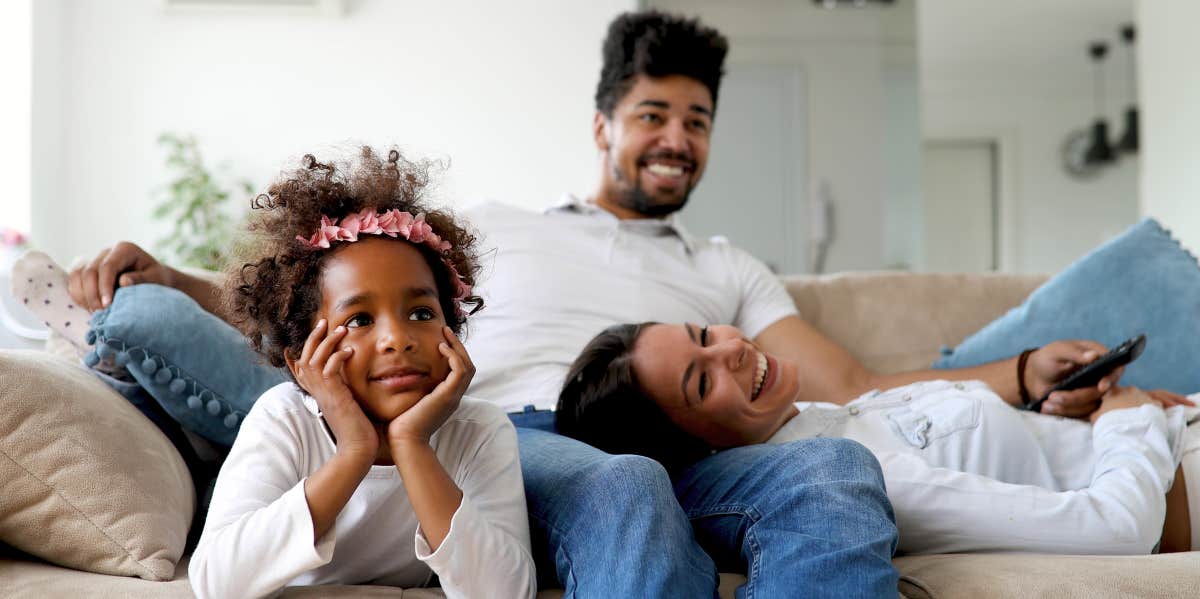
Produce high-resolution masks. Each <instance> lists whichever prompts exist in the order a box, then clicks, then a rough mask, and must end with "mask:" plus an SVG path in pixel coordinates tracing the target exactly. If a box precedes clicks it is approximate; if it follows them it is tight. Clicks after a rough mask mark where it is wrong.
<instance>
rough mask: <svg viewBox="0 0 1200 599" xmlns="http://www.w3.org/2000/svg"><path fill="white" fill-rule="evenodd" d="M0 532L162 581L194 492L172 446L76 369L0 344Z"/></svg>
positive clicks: (176, 553)
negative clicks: (0, 486) (5, 347)
mask: <svg viewBox="0 0 1200 599" xmlns="http://www.w3.org/2000/svg"><path fill="white" fill-rule="evenodd" d="M0 485H3V487H2V489H0V541H3V542H5V543H8V544H10V545H12V546H14V547H16V548H18V549H21V550H23V551H25V552H27V553H30V554H33V555H36V556H38V557H41V558H43V559H46V560H48V561H50V562H53V563H56V564H59V565H62V566H67V567H70V568H77V569H80V570H87V571H90V572H98V573H101V574H114V575H122V576H138V577H140V578H145V579H147V580H170V579H171V577H172V576H173V575H174V572H175V564H176V562H178V561H179V558H180V556H181V555H182V553H183V547H184V543H185V542H186V540H187V532H188V526H189V524H190V523H191V519H192V512H193V510H194V506H195V491H194V489H193V487H192V479H191V476H190V475H189V474H188V471H187V467H186V466H185V465H184V463H183V459H182V458H181V457H180V456H179V453H178V452H177V451H176V450H175V448H174V447H173V446H172V445H171V443H170V441H168V440H167V438H166V436H164V435H163V434H162V433H161V432H160V431H159V430H158V428H157V427H155V426H154V424H153V423H151V422H150V420H149V419H147V418H146V417H145V416H143V415H142V413H141V412H139V411H138V410H137V408H135V407H133V406H132V405H131V404H130V403H129V402H128V401H126V400H125V398H123V397H121V396H120V395H118V394H117V393H116V392H115V391H113V390H112V389H110V388H109V387H108V386H107V385H105V384H104V383H103V382H101V381H100V380H99V379H97V378H96V377H94V376H92V375H91V374H90V373H88V372H87V371H86V370H84V369H83V367H82V366H79V365H76V364H72V363H70V362H67V361H64V360H61V359H59V358H56V357H54V356H52V355H50V354H48V353H45V352H36V351H17V350H0Z"/></svg>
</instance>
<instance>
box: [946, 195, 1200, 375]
mask: <svg viewBox="0 0 1200 599" xmlns="http://www.w3.org/2000/svg"><path fill="white" fill-rule="evenodd" d="M1140 333H1145V334H1146V337H1147V339H1146V350H1145V352H1144V353H1143V354H1142V356H1141V357H1140V358H1138V359H1137V361H1135V362H1134V363H1132V364H1130V365H1129V366H1128V367H1127V368H1126V369H1125V376H1124V377H1122V379H1121V383H1122V384H1125V385H1134V386H1137V387H1141V388H1144V389H1169V390H1171V391H1174V392H1176V393H1184V394H1187V393H1194V392H1196V391H1200V368H1198V367H1197V356H1200V266H1198V265H1197V263H1196V257H1195V256H1193V255H1192V254H1190V253H1189V252H1188V251H1187V250H1184V249H1183V248H1182V247H1180V245H1179V242H1177V241H1175V240H1174V239H1173V238H1172V237H1171V235H1170V233H1168V232H1167V231H1166V230H1165V229H1163V227H1162V226H1161V225H1159V224H1158V222H1157V221H1155V220H1153V219H1149V218H1147V219H1145V220H1143V221H1142V222H1140V223H1138V224H1136V225H1134V226H1133V227H1131V228H1130V229H1129V230H1127V231H1125V232H1124V233H1122V234H1121V235H1119V236H1118V237H1116V238H1114V239H1112V240H1110V241H1108V242H1107V243H1105V244H1104V245H1101V246H1100V247H1098V248H1096V249H1095V250H1093V251H1092V252H1091V253H1089V254H1087V255H1086V256H1084V257H1083V258H1081V259H1080V260H1078V261H1077V262H1075V263H1074V264H1072V265H1071V266H1069V267H1067V269H1066V270H1064V271H1063V272H1061V273H1060V274H1058V275H1057V276H1055V277H1054V278H1052V279H1050V280H1049V281H1047V282H1046V283H1045V284H1044V285H1042V286H1041V287H1039V288H1038V289H1037V290H1036V291H1034V292H1033V293H1032V294H1030V296H1029V298H1028V299H1026V300H1025V303H1023V304H1021V305H1020V306H1018V307H1016V308H1013V309H1012V310H1010V311H1009V312H1008V313H1007V314H1005V315H1004V316H1001V317H1000V318H998V319H997V320H995V321H993V322H992V323H991V324H989V325H987V326H986V327H984V328H983V329H981V330H980V331H979V332H977V333H975V334H974V335H971V336H970V337H967V339H966V340H964V341H963V342H962V343H961V344H960V345H959V346H958V347H956V348H954V350H953V351H951V350H948V349H947V350H943V354H944V355H943V356H942V358H941V359H939V360H938V361H937V362H935V363H934V364H933V367H934V368H962V367H966V366H976V365H979V364H984V363H987V362H992V361H995V360H1000V359H1004V358H1010V357H1012V356H1015V355H1017V354H1019V353H1020V352H1021V351H1022V350H1024V349H1025V348H1029V347H1037V346H1040V345H1045V344H1046V343H1049V342H1051V341H1055V340H1057V339H1094V340H1096V341H1099V342H1101V343H1104V344H1105V345H1107V346H1109V347H1112V346H1115V345H1116V344H1118V343H1120V342H1122V341H1124V340H1126V339H1129V338H1130V337H1133V336H1135V335H1138V334H1140Z"/></svg>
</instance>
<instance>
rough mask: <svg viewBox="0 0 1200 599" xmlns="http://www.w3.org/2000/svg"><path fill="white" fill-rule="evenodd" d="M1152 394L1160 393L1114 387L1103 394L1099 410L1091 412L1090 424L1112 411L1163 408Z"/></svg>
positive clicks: (1134, 388)
mask: <svg viewBox="0 0 1200 599" xmlns="http://www.w3.org/2000/svg"><path fill="white" fill-rule="evenodd" d="M1154 393H1162V392H1161V391H1160V392H1150V393H1147V392H1145V391H1142V390H1141V389H1138V388H1137V387H1115V388H1113V389H1112V390H1111V391H1109V392H1108V393H1105V394H1104V398H1103V399H1102V400H1101V401H1100V408H1099V409H1097V410H1096V411H1095V412H1092V415H1091V420H1092V423H1093V424H1095V422H1096V420H1098V419H1099V418H1100V417H1101V416H1103V415H1104V414H1107V413H1109V412H1111V411H1113V410H1124V409H1127V408H1136V407H1138V406H1143V405H1146V404H1153V405H1156V406H1158V407H1160V408H1162V407H1164V406H1163V404H1162V402H1161V401H1159V400H1158V399H1157V398H1156V397H1155V396H1154ZM1167 393H1169V391H1168V392H1167Z"/></svg>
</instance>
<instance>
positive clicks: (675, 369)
mask: <svg viewBox="0 0 1200 599" xmlns="http://www.w3.org/2000/svg"><path fill="white" fill-rule="evenodd" d="M631 358H632V362H633V372H634V375H635V376H637V380H638V382H639V383H640V384H641V386H642V389H643V391H644V392H645V393H646V395H647V396H648V397H650V398H651V399H652V400H654V403H656V404H658V406H659V408H661V409H662V410H663V412H664V413H665V414H666V415H667V417H668V418H670V419H671V421H672V422H674V423H675V424H676V426H678V427H680V428H681V429H683V430H684V431H685V432H687V433H689V434H691V435H693V436H696V437H698V438H700V439H703V440H704V441H706V442H707V443H708V444H709V445H712V446H713V447H737V446H741V445H747V444H752V443H762V442H764V441H766V440H767V439H768V438H770V436H771V435H773V434H775V432H776V431H778V430H779V427H781V426H783V423H784V422H786V421H787V419H788V418H789V417H790V416H791V415H792V414H793V413H794V411H795V407H794V406H793V402H794V401H795V399H796V392H797V390H798V388H799V382H798V381H799V377H798V373H797V368H796V365H795V364H793V363H791V362H788V361H786V360H780V359H777V358H775V357H774V356H771V355H769V354H766V353H763V352H762V351H760V350H759V349H758V348H757V347H755V345H754V344H753V343H751V342H750V341H749V340H748V339H746V338H745V337H744V336H742V332H741V331H740V330H738V329H737V327H732V326H727V325H716V326H709V327H700V326H696V325H693V324H672V325H666V324H656V325H650V326H648V327H646V328H645V329H643V330H642V332H641V334H640V335H639V336H638V339H637V342H636V343H634V346H633V351H632V353H631Z"/></svg>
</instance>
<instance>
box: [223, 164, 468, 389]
mask: <svg viewBox="0 0 1200 599" xmlns="http://www.w3.org/2000/svg"><path fill="white" fill-rule="evenodd" d="M433 167H434V163H431V162H429V161H418V162H412V161H409V160H408V159H406V158H405V157H404V156H403V155H401V154H400V152H399V151H398V150H395V149H393V150H391V151H389V152H388V155H387V159H386V160H384V159H381V158H380V157H379V155H378V154H376V153H375V151H373V150H372V149H371V148H369V147H363V148H362V149H361V151H360V154H359V156H358V159H357V160H354V161H346V162H343V163H340V164H335V163H332V162H331V163H323V162H318V161H317V159H316V158H314V157H313V156H312V155H311V154H309V155H306V156H304V158H303V159H302V161H301V166H300V167H299V168H297V169H295V170H293V171H290V172H287V173H285V174H284V176H283V177H282V178H281V179H280V180H278V181H276V182H275V183H274V184H272V185H271V187H270V188H269V189H268V190H267V192H266V193H264V194H261V195H259V196H258V197H256V198H254V199H253V200H252V201H251V204H250V207H251V208H252V209H253V210H254V211H255V212H254V213H253V214H252V215H251V218H250V223H249V226H248V229H247V233H248V238H247V240H246V242H245V243H243V244H242V245H241V247H240V248H239V251H238V253H237V255H236V256H235V259H234V260H233V261H232V262H231V264H232V266H230V267H229V270H228V272H227V274H228V276H227V277H226V288H225V304H226V308H227V312H228V314H229V316H230V320H231V322H233V324H234V325H236V326H237V327H238V328H239V329H241V331H242V332H243V333H244V334H245V335H246V337H247V338H248V339H249V341H250V345H251V346H252V347H253V348H254V349H255V350H256V351H258V352H259V353H261V354H262V355H264V356H265V357H266V358H267V361H268V362H270V363H271V365H272V366H276V367H283V366H285V365H286V364H287V362H286V360H285V356H299V355H300V354H301V352H302V350H303V349H304V342H305V340H306V339H307V338H308V335H309V333H311V332H312V329H313V326H315V324H316V323H315V320H316V314H317V310H318V309H319V308H320V305H321V292H320V286H319V284H318V281H319V279H320V276H321V270H322V267H323V265H324V263H325V261H326V259H328V258H329V256H331V255H333V254H334V253H336V252H337V251H338V249H339V248H342V247H345V245H346V242H337V241H335V242H333V244H332V246H331V247H330V248H328V249H321V248H313V247H309V246H308V245H307V244H305V243H302V242H301V241H299V240H298V239H297V237H303V238H304V239H308V238H309V237H311V236H312V234H313V232H315V231H316V230H317V228H318V226H319V225H320V224H321V217H322V216H327V217H329V219H330V220H335V219H340V218H342V217H344V216H347V215H349V214H352V213H355V212H358V211H360V210H363V209H365V208H369V209H374V210H375V211H376V212H383V211H387V210H391V209H393V208H394V209H398V210H403V211H406V212H410V213H412V214H419V213H421V212H424V213H425V221H426V222H427V223H429V226H430V227H432V228H433V232H434V233H436V234H437V235H438V236H440V237H441V238H442V239H444V240H446V241H448V242H450V244H451V246H452V247H451V249H449V250H447V251H445V252H441V253H439V252H438V251H436V250H434V249H432V248H430V247H428V246H426V245H424V244H413V247H415V248H416V249H417V250H419V251H420V252H421V253H422V254H423V255H424V256H425V261H426V262H427V263H428V264H429V268H430V270H432V271H433V277H434V280H435V281H436V282H437V291H438V301H439V303H440V304H441V309H442V314H443V315H445V318H446V324H447V325H448V326H449V327H450V328H451V329H452V330H454V332H455V333H457V334H461V332H462V330H463V325H464V324H465V322H466V318H465V315H464V314H462V313H460V312H459V311H458V309H457V308H458V306H457V305H456V302H455V300H454V295H455V282H454V281H453V280H451V276H452V275H451V274H450V269H448V268H447V267H446V262H449V263H451V264H453V265H454V268H455V270H457V271H458V273H459V274H460V275H461V277H462V280H463V282H465V283H466V284H468V285H473V284H474V283H475V275H476V274H477V272H478V255H477V254H476V249H475V235H474V234H473V233H472V232H471V231H469V230H467V229H466V228H464V227H463V226H462V225H460V224H458V222H456V221H455V219H454V217H453V216H452V215H451V214H450V213H448V212H444V211H438V210H430V209H427V208H426V207H425V206H424V205H423V194H424V192H425V191H426V189H427V188H428V185H429V172H430V170H431V169H432V168H433ZM380 238H381V239H391V238H390V237H387V236H381V237H380ZM396 241H397V242H399V243H409V242H408V241H405V240H402V239H399V238H397V239H396ZM463 303H464V304H467V305H468V306H470V308H469V309H467V312H468V313H470V314H474V313H475V312H477V311H479V309H480V308H482V307H483V300H482V299H481V298H480V297H479V296H475V295H473V296H470V297H467V298H466V299H465V300H463Z"/></svg>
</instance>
